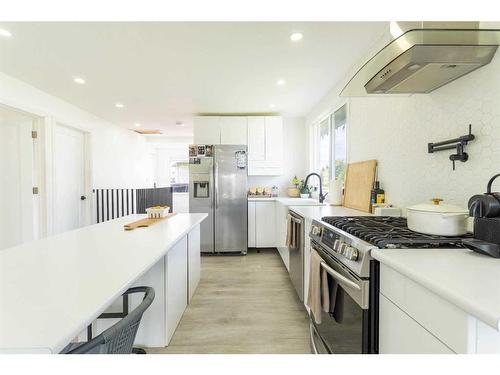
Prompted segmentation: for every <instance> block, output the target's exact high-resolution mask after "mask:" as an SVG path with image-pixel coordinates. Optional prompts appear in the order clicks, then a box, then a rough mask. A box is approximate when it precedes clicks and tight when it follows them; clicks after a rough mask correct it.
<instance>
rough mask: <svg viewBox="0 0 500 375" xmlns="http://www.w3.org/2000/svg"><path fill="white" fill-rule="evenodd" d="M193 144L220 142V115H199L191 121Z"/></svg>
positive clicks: (214, 143)
mask: <svg viewBox="0 0 500 375" xmlns="http://www.w3.org/2000/svg"><path fill="white" fill-rule="evenodd" d="M193 133H194V137H193V141H194V144H202V145H218V144H220V139H221V134H220V117H218V116H199V117H195V118H194V121H193Z"/></svg>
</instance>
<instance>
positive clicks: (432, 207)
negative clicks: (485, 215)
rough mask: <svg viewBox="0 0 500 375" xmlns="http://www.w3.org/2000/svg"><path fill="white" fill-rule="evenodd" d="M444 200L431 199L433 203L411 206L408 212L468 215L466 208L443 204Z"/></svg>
mask: <svg viewBox="0 0 500 375" xmlns="http://www.w3.org/2000/svg"><path fill="white" fill-rule="evenodd" d="M442 201H443V200H442V199H440V198H433V199H431V203H420V204H416V205H414V206H410V207H408V208H407V209H408V210H414V211H425V212H436V213H448V214H467V213H468V212H469V211H467V210H466V209H465V208H462V207H460V206H455V205H453V204H442V203H441V202H442Z"/></svg>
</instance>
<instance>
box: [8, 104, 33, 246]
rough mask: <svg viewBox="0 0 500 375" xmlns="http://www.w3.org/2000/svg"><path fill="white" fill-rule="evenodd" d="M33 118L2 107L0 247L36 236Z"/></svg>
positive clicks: (16, 243) (12, 244)
mask: <svg viewBox="0 0 500 375" xmlns="http://www.w3.org/2000/svg"><path fill="white" fill-rule="evenodd" d="M32 129H33V118H31V117H29V116H27V115H25V114H22V113H20V112H17V111H14V110H11V109H7V108H4V107H0V171H1V172H0V249H4V248H7V247H11V246H15V245H18V244H20V243H22V242H26V241H30V240H32V239H34V233H35V232H34V228H35V217H34V214H33V208H34V205H33V190H32V189H33V179H32V176H33V139H32V137H31V131H32Z"/></svg>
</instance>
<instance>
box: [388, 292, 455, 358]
mask: <svg viewBox="0 0 500 375" xmlns="http://www.w3.org/2000/svg"><path fill="white" fill-rule="evenodd" d="M379 308H380V319H379V336H380V339H379V352H380V353H381V354H453V353H454V352H453V351H452V350H451V349H450V348H448V347H447V346H446V345H444V344H443V343H442V342H441V341H439V340H438V339H437V338H436V337H434V336H433V335H432V334H431V333H430V332H429V331H427V330H426V329H425V328H423V327H422V326H421V325H419V324H418V323H417V322H416V321H415V320H413V319H412V318H411V317H410V316H408V315H407V314H406V313H404V312H403V311H402V310H401V309H400V308H398V307H397V306H396V305H395V304H393V303H392V302H391V301H389V300H388V299H387V298H386V297H384V296H383V295H380V304H379Z"/></svg>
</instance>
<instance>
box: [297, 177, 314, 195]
mask: <svg viewBox="0 0 500 375" xmlns="http://www.w3.org/2000/svg"><path fill="white" fill-rule="evenodd" d="M299 190H300V197H301V198H309V194H310V193H311V191H310V189H309V186H307V185H306V184H305V183H304V180H301V181H300V185H299Z"/></svg>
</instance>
